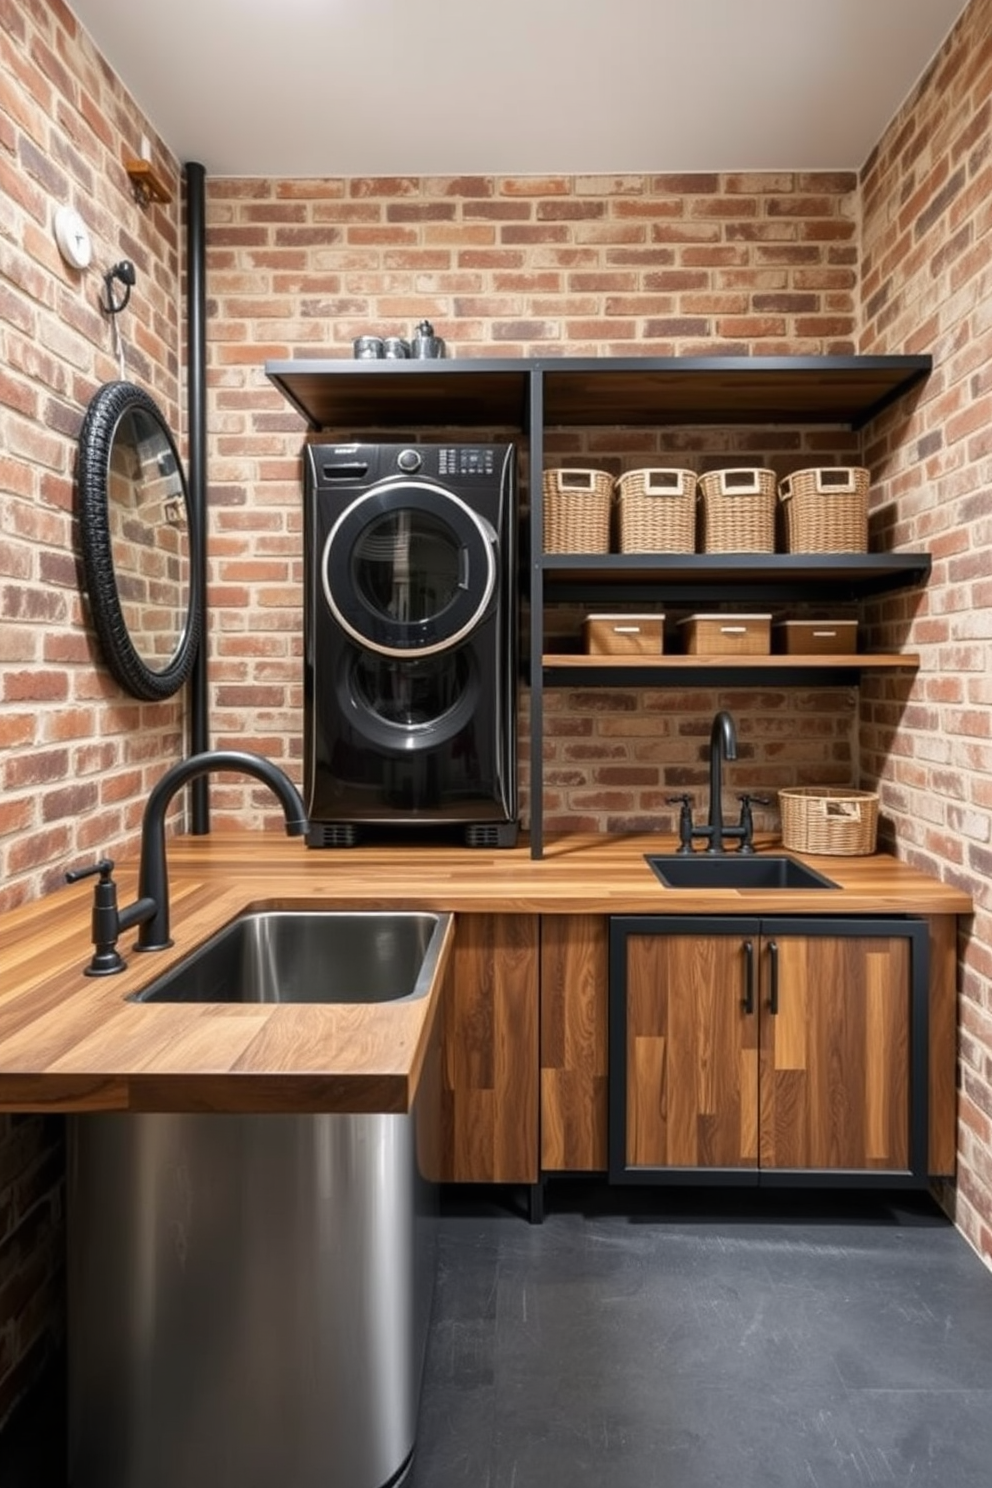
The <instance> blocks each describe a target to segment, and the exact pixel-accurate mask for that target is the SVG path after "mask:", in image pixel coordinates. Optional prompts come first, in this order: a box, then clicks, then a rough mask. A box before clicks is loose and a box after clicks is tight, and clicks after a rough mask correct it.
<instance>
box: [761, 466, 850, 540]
mask: <svg viewBox="0 0 992 1488" xmlns="http://www.w3.org/2000/svg"><path fill="white" fill-rule="evenodd" d="M869 481H870V476H869V473H868V471H867V470H864V469H862V468H861V466H860V465H834V466H824V467H822V468H819V469H813V470H797V471H795V472H794V473H793V474H792V475H787V476H785V478H784V479H783V480H781V481H780V482H779V487H778V494H779V499H780V501H781V503H782V509H783V511H784V513H785V544H786V548H787V549H788V551H789V552H790V553H866V552H867V551H868V486H869Z"/></svg>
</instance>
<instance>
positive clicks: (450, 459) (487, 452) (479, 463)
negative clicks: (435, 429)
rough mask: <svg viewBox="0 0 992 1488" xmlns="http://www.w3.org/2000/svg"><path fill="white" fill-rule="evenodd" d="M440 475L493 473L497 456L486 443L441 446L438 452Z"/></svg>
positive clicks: (438, 471) (438, 470)
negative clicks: (449, 446)
mask: <svg viewBox="0 0 992 1488" xmlns="http://www.w3.org/2000/svg"><path fill="white" fill-rule="evenodd" d="M437 458H438V466H437V473H438V475H492V474H493V471H494V470H495V468H496V458H495V454H494V452H493V450H492V449H490V448H487V446H486V445H484V444H482V445H477V446H476V445H467V444H459V445H455V446H453V447H451V448H447V447H446V446H443V445H442V446H441V447H440V448H439V449H438V452H437Z"/></svg>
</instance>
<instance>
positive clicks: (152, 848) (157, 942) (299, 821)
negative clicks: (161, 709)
mask: <svg viewBox="0 0 992 1488" xmlns="http://www.w3.org/2000/svg"><path fill="white" fill-rule="evenodd" d="M214 770H237V771H238V772H239V773H240V774H243V775H252V776H253V777H254V778H255V779H256V780H260V781H261V782H262V784H263V785H267V786H268V787H269V789H270V790H271V792H272V794H273V795H274V796H275V797H276V799H277V800H278V801H279V804H280V805H281V806H282V809H283V815H284V816H285V818H286V835H287V837H300V836H302V835H303V833H304V832H305V831H306V829H307V812H306V807H305V806H304V804H303V799H302V797H301V796H300V793H299V791H298V790H297V789H296V786H295V785H294V784H293V782H292V781H291V780H290V778H289V776H288V775H285V774H283V772H282V770H280V768H279V766H278V765H274V764H273V763H272V761H271V760H268V759H266V758H265V757H264V755H261V754H247V753H244V752H242V751H240V750H237V749H208V750H205V751H204V753H203V754H191V755H190V756H189V758H188V759H184V760H179V761H178V763H176V764H174V765H173V766H172V767H171V769H169V770H166V772H165V774H164V775H163V776H162V778H161V780H159V781H158V782H157V784H156V785H155V786H153V788H152V792H151V795H150V796H149V797H148V801H147V802H146V804H145V814H144V817H143V819H142V823H141V866H140V868H139V870H138V902H139V903H140V902H141V901H142V900H143V899H150V900H151V901H152V903H153V904H154V905H155V912H154V914H152V915H150V916H149V918H148V919H146V920H144V921H143V922H142V923H141V927H140V929H139V930H138V939H137V941H136V943H135V947H134V948H135V950H136V951H163V950H165V948H166V946H170V945H171V944H172V940H171V938H170V936H169V879H168V872H167V869H166V865H165V813H166V811H167V810H168V809H169V802H170V801H171V800H172V798H173V796H174V795H175V794H176V791H177V790H179V789H180V788H181V787H182V786H184V785H185V784H186V783H187V782H188V781H190V780H195V779H196V778H197V777H198V776H199V775H209V774H212V773H213V771H214ZM125 913H127V911H126V910H125Z"/></svg>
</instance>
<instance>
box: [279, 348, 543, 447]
mask: <svg viewBox="0 0 992 1488" xmlns="http://www.w3.org/2000/svg"><path fill="white" fill-rule="evenodd" d="M532 367H533V363H532V362H528V361H524V360H523V359H522V358H520V357H517V358H515V359H513V360H509V359H503V360H499V361H496V360H493V361H490V360H479V361H401V360H399V361H392V360H383V361H356V360H353V359H351V358H339V359H337V360H330V361H293V362H266V364H265V375H266V376H267V377H268V378H269V379H270V380H271V381H272V382H274V383H275V385H276V387H278V388H279V389H280V390H281V391H282V393H283V394H284V395H285V397H287V398H288V399H289V401H290V403H292V404H293V407H294V408H296V409H297V410H298V411H299V412H300V413H302V414H303V417H304V418H305V419H306V420H307V422H308V424H309V425H310V427H311V429H342V430H349V431H351V432H353V433H354V434H356V435H358V434H360V433H362V432H363V431H365V430H376V431H379V430H384V429H403V430H418V429H422V428H475V429H484V428H508V429H527V428H528V427H529V422H530V420H529V409H530V377H529V374H530V372H531V369H532Z"/></svg>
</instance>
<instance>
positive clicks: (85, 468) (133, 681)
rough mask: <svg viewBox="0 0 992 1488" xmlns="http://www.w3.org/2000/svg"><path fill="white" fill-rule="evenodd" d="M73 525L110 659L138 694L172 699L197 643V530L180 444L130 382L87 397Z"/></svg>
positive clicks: (99, 633) (96, 621)
mask: <svg viewBox="0 0 992 1488" xmlns="http://www.w3.org/2000/svg"><path fill="white" fill-rule="evenodd" d="M77 479H78V494H79V530H80V542H81V547H82V554H83V567H84V570H85V573H86V587H87V589H88V591H89V597H90V607H91V609H92V612H93V623H94V626H95V627H96V633H97V636H98V637H99V640H100V646H101V648H102V650H103V654H104V658H105V660H106V662H107V666H108V667H109V668H110V670H111V672H112V673H113V675H114V676H115V677H116V679H117V681H118V682H119V683H120V684H121V686H122V687H126V688H127V690H128V691H129V692H130V693H131V694H132V695H133V696H134V697H139V698H144V699H146V700H151V701H155V700H157V699H160V698H167V697H171V696H172V694H173V693H174V692H176V691H177V690H178V689H179V688H180V687H181V686H182V685H183V683H184V682H185V681H186V679H187V677H188V676H189V674H190V670H191V668H192V666H193V661H194V659H195V657H196V650H197V646H198V645H199V642H200V630H201V600H200V581H199V563H198V562H197V551H196V545H197V542H198V534H197V532H196V527H195V524H194V522H193V521H192V513H191V511H190V504H189V496H188V492H187V490H186V481H185V478H184V476H183V470H182V465H181V464H180V461H179V452H178V451H177V449H176V446H175V442H174V441H173V438H172V434H171V433H170V431H169V426H168V424H167V423H166V421H165V419H164V417H163V415H162V413H161V411H160V409H159V407H158V405H157V404H156V402H155V400H154V399H153V398H151V397H150V396H149V395H148V393H146V392H144V391H143V390H142V389H141V388H139V387H136V386H135V385H134V384H133V383H130V382H108V383H105V384H104V386H103V387H101V388H99V389H98V390H97V392H96V393H95V394H94V395H93V398H92V400H91V402H90V406H89V408H88V409H87V411H86V417H85V419H84V420H83V426H82V428H81V430H80V431H79V460H78V467H77Z"/></svg>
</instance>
